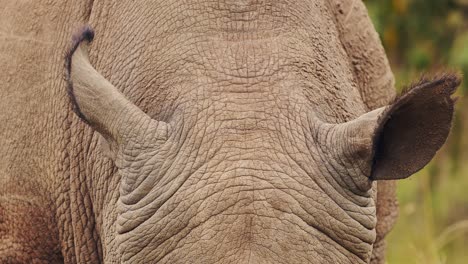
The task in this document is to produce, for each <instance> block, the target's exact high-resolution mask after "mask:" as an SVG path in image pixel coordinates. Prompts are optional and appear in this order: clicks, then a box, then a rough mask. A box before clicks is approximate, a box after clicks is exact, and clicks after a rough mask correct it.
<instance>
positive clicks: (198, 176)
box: [0, 0, 451, 263]
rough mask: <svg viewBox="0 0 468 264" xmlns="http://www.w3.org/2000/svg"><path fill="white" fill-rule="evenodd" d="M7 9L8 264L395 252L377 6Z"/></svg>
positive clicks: (3, 48) (3, 162) (4, 167)
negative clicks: (385, 167)
mask: <svg viewBox="0 0 468 264" xmlns="http://www.w3.org/2000/svg"><path fill="white" fill-rule="evenodd" d="M0 5H1V6H4V7H5V8H3V9H2V10H1V11H0V12H2V13H1V16H0V22H1V23H0V25H1V26H0V40H1V41H0V61H1V62H2V64H1V65H2V66H1V67H2V68H1V69H2V71H1V73H0V80H1V82H0V83H1V89H0V95H1V96H0V123H1V124H2V127H1V128H0V135H1V137H0V145H1V148H0V154H1V157H2V158H1V159H0V184H1V187H0V241H1V243H0V262H1V263H32V262H36V263H61V262H65V263H156V262H158V263H231V262H233V263H369V262H372V263H381V262H382V261H383V248H384V247H383V238H384V236H385V234H386V233H387V232H388V231H389V230H390V228H391V226H392V225H393V222H394V220H395V219H396V203H395V199H394V193H393V187H392V183H391V182H379V183H378V188H377V182H376V181H372V180H371V179H370V177H371V175H372V173H373V164H374V163H373V162H374V158H375V155H374V154H375V149H374V148H373V147H374V142H376V139H375V138H374V134H375V133H376V129H377V128H378V127H379V126H381V123H382V122H384V121H381V118H380V117H381V116H382V115H383V113H385V111H386V109H390V108H386V107H382V106H385V105H386V104H388V103H389V101H390V99H391V98H392V97H393V95H394V92H393V91H394V88H393V84H394V81H393V76H392V73H391V71H390V69H389V67H388V62H387V60H386V58H385V54H384V52H383V49H382V47H381V44H380V42H379V40H378V36H377V34H376V33H375V31H374V29H373V27H372V25H371V22H370V20H369V18H368V16H367V14H366V10H365V8H364V5H363V4H362V2H361V1H357V0H356V1H339V0H335V1H325V0H323V1H321V0H317V1H316V0H314V1H228V0H222V1H198V2H195V1H194V2H193V3H192V2H191V1H175V0H174V1H138V2H136V1H94V2H93V1H20V2H14V3H13V2H11V1H0ZM82 24H90V25H93V27H94V29H95V32H96V37H95V40H94V42H92V44H90V45H88V44H87V43H83V45H82V46H81V47H79V48H78V50H77V51H76V52H75V53H73V54H70V55H73V56H72V57H70V58H69V59H72V58H73V63H71V73H69V75H68V80H69V81H70V82H73V87H74V91H73V97H72V98H74V99H75V101H76V102H75V103H76V105H75V108H79V111H78V113H79V114H81V115H82V117H83V120H80V118H78V116H77V115H75V114H74V113H73V112H72V104H71V103H70V98H69V97H68V95H67V92H66V82H65V81H64V80H63V78H62V77H63V75H64V68H63V66H62V65H63V54H64V53H65V52H66V51H67V50H69V49H70V46H71V45H72V43H71V41H70V36H71V35H72V32H75V31H76V30H77V29H78V28H79V26H80V25H82ZM85 42H86V41H85ZM88 52H89V55H88ZM88 57H89V59H88ZM93 68H95V69H96V71H94V69H93ZM119 91H120V92H119ZM444 96H445V97H443V98H445V99H446V98H448V97H447V95H444ZM72 101H73V100H72ZM449 101H450V100H445V101H444V102H447V103H446V104H447V105H448V104H449V103H448V102H449ZM450 102H451V101H450ZM441 105H442V107H445V106H446V105H445V104H444V103H441ZM379 107H382V108H379ZM377 108H379V109H377ZM374 109H377V110H375V111H372V110H374ZM371 111H372V112H371ZM444 118H446V117H444ZM446 119H447V118H446ZM436 121H437V120H436ZM379 122H381V123H379ZM446 130H447V129H446ZM444 131H445V130H444ZM444 133H445V132H444ZM447 133H448V130H447ZM444 135H445V136H446V134H444ZM444 139H445V137H444ZM435 141H436V142H437V144H438V145H437V149H438V147H440V145H441V143H440V140H439V139H437V140H435ZM442 143H443V142H442ZM433 152H434V151H432V149H431V151H430V155H429V154H428V156H431V157H432V155H433ZM427 161H428V160H427V159H424V160H423V161H422V163H424V164H425V163H427ZM422 163H421V164H422ZM378 175H380V174H378ZM403 176H404V177H407V176H409V175H406V174H405V175H403ZM403 176H402V177H403ZM379 177H380V176H379ZM376 179H378V178H376ZM380 190H382V191H380ZM376 203H377V204H378V205H379V207H378V208H376Z"/></svg>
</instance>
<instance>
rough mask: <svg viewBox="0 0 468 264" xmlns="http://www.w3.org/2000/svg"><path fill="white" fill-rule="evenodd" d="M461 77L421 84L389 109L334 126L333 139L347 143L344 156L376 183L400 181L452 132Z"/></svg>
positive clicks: (388, 107) (421, 164)
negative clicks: (456, 93) (455, 98)
mask: <svg viewBox="0 0 468 264" xmlns="http://www.w3.org/2000/svg"><path fill="white" fill-rule="evenodd" d="M459 84H460V77H459V76H457V75H456V74H446V75H443V76H440V77H437V78H434V79H432V80H422V81H421V82H419V83H418V84H416V85H413V86H412V87H411V88H410V89H408V91H407V92H405V93H403V94H402V95H401V96H399V97H397V98H396V99H395V100H394V102H393V103H392V104H390V105H388V106H386V107H382V108H379V109H376V110H374V111H372V112H369V113H366V114H364V115H362V116H360V117H358V118H356V119H354V120H351V121H349V122H346V123H343V124H337V125H333V128H332V129H333V133H331V134H332V135H333V136H332V137H333V139H332V141H333V142H335V143H334V144H336V142H344V144H342V145H340V146H341V147H340V148H338V149H339V151H338V152H337V153H339V154H338V155H339V156H343V157H344V160H349V161H352V163H351V164H348V165H347V166H357V168H358V169H359V170H358V171H361V172H362V173H364V174H365V175H366V176H367V177H369V179H371V180H396V179H403V178H407V177H409V176H411V175H412V174H413V173H415V172H417V171H419V170H420V169H422V168H423V167H424V166H425V165H426V164H427V163H428V162H429V161H430V160H431V159H432V158H433V157H434V155H435V153H436V152H437V150H439V148H440V147H441V146H442V145H443V144H444V142H445V140H446V139H447V136H448V134H449V132H450V128H451V124H452V115H453V110H454V102H455V100H454V99H452V98H451V95H452V94H453V93H454V91H455V89H456V87H457V86H458V85H459Z"/></svg>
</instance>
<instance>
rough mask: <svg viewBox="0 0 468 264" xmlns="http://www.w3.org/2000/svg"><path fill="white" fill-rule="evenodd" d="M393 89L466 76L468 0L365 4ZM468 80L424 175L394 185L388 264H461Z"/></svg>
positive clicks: (467, 185)
mask: <svg viewBox="0 0 468 264" xmlns="http://www.w3.org/2000/svg"><path fill="white" fill-rule="evenodd" d="M365 4H366V5H367V8H368V9H369V13H370V15H371V18H372V20H373V22H374V25H375V27H376V29H377V31H378V32H379V34H380V36H381V39H382V41H383V43H384V46H385V49H386V51H387V54H388V57H389V60H390V62H391V64H392V69H393V71H394V73H395V77H396V79H397V87H398V88H400V89H401V87H402V85H404V84H408V83H410V82H411V81H415V80H417V79H418V78H419V76H420V75H421V74H422V73H423V72H435V71H440V70H444V69H455V70H458V71H461V72H462V73H463V74H464V76H465V78H468V0H366V1H365ZM467 95H468V81H466V80H465V82H464V84H462V88H461V89H459V90H458V92H457V96H459V97H460V98H459V100H458V103H457V110H456V111H457V113H456V118H455V120H454V128H453V131H452V133H451V135H450V137H449V139H448V142H447V144H446V145H445V146H444V147H443V149H442V150H441V151H439V153H438V154H437V156H436V157H435V159H434V160H433V161H432V162H431V164H429V165H428V166H427V167H426V168H425V169H424V170H422V171H421V172H419V173H417V175H414V176H412V177H411V178H410V179H407V180H403V181H401V182H400V183H399V184H398V188H399V189H398V198H399V201H400V218H399V220H398V223H397V225H396V227H395V228H394V230H393V232H392V233H391V234H390V236H389V238H388V242H389V248H388V252H387V256H388V263H389V264H397V263H398V264H399V263H404V264H406V263H409V264H411V263H424V264H426V263H427V264H432V263H450V264H458V263H459V264H462V263H468V96H467Z"/></svg>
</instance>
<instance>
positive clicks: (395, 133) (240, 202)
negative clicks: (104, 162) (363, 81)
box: [67, 28, 460, 263]
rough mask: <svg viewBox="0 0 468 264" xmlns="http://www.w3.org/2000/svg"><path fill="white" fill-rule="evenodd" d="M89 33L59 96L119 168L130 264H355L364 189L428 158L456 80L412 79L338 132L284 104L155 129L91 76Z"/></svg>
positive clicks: (446, 127) (205, 115) (369, 199)
mask: <svg viewBox="0 0 468 264" xmlns="http://www.w3.org/2000/svg"><path fill="white" fill-rule="evenodd" d="M93 36H94V33H93V32H92V30H91V29H90V28H85V29H84V30H82V31H81V32H80V33H79V34H78V35H76V36H75V39H74V45H73V48H72V50H71V52H70V53H69V56H68V59H67V69H68V76H67V80H68V82H69V86H68V87H69V94H70V98H71V100H72V103H73V106H74V109H75V112H76V114H77V115H78V116H79V117H80V118H81V119H82V120H83V121H84V122H85V123H87V124H88V125H89V126H90V127H92V129H94V130H95V131H97V132H98V133H99V134H100V135H102V136H103V138H105V142H106V143H105V148H106V149H107V153H108V154H109V156H110V157H111V158H112V160H113V161H114V162H115V165H116V167H117V168H118V173H119V175H120V177H121V180H120V190H119V194H120V197H119V198H118V204H117V205H116V207H117V208H118V210H117V211H118V216H117V222H116V223H115V225H116V230H117V234H115V237H116V240H117V241H118V244H119V251H120V252H119V254H120V255H121V261H122V262H129V263H148V262H150V261H161V262H180V263H190V262H200V263H214V262H231V261H234V260H236V261H245V262H248V261H250V262H252V263H257V262H258V263H262V262H266V263H272V262H285V263H305V262H316V263H325V262H326V263H367V262H368V261H369V259H370V257H371V252H372V245H373V243H374V241H375V239H376V231H375V227H376V221H377V220H376V207H375V197H374V192H373V190H374V188H373V186H374V185H375V184H374V183H375V182H376V181H381V180H395V179H404V178H407V177H409V176H410V175H412V174H414V173H415V172H417V171H418V170H420V169H421V168H423V167H424V166H425V165H426V164H427V163H428V162H429V161H430V160H431V159H432V157H433V156H434V154H435V153H436V151H437V150H438V149H439V148H440V147H441V146H442V145H443V143H444V142H445V140H446V138H447V135H448V133H449V131H450V127H451V121H452V115H453V110H454V99H452V98H451V95H452V94H453V92H454V91H455V89H456V87H457V86H458V85H459V83H460V78H459V77H458V76H457V75H455V74H445V75H440V76H438V77H435V78H432V79H423V80H421V81H420V82H418V83H416V84H414V85H412V86H411V87H410V88H409V89H407V91H405V92H404V93H402V94H401V95H400V96H398V97H397V98H395V99H394V101H393V102H391V103H390V104H389V105H387V106H385V107H382V108H379V109H376V110H374V111H371V112H368V113H365V114H363V115H361V116H359V117H357V118H355V119H354V120H351V121H348V122H345V123H338V124H333V123H327V122H325V121H323V120H322V119H321V118H320V117H319V116H318V115H316V114H315V113H314V112H313V111H306V110H307V109H309V108H307V107H298V108H294V107H291V106H287V107H286V106H278V109H272V112H273V113H274V114H272V115H270V116H269V117H268V118H269V120H268V121H264V122H263V123H262V122H259V123H254V124H250V123H245V124H246V125H245V126H239V127H236V126H232V125H231V126H223V124H224V123H223V124H220V123H217V122H215V121H210V120H214V119H213V118H214V117H213V116H214V115H224V117H225V118H224V119H223V120H229V118H230V115H229V112H227V113H226V112H223V110H219V111H218V112H216V113H215V112H213V113H210V112H208V111H200V112H195V113H193V112H192V113H188V114H185V115H183V114H181V115H179V116H173V117H171V118H168V119H167V120H157V119H154V118H152V117H150V116H149V115H148V114H146V113H145V112H143V111H142V110H141V109H139V108H138V107H137V106H136V105H135V104H133V103H132V102H130V101H129V100H128V99H126V97H125V96H124V95H123V94H122V93H120V92H119V90H118V89H116V88H115V87H114V86H113V85H112V84H111V83H110V82H108V81H107V80H106V79H105V78H104V77H103V76H102V75H101V74H100V73H98V72H97V71H96V70H95V69H94V68H93V67H92V66H91V64H90V62H89V60H88V55H87V49H88V44H89V43H90V42H91V40H92V39H93ZM207 107H208V106H207ZM239 107H241V106H239ZM245 118H246V120H247V119H248V118H249V116H246V117H245ZM231 124H238V123H235V122H234V123H231ZM267 134H268V135H269V136H265V135H267Z"/></svg>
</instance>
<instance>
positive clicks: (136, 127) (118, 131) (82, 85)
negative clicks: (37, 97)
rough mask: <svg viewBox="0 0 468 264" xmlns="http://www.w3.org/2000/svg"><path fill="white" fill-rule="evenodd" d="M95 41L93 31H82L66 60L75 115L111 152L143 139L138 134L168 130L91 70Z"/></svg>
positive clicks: (67, 76) (89, 29)
mask: <svg viewBox="0 0 468 264" xmlns="http://www.w3.org/2000/svg"><path fill="white" fill-rule="evenodd" d="M93 37H94V32H93V30H92V29H91V28H90V27H84V28H82V29H81V30H79V31H78V32H77V34H75V35H74V36H73V45H72V48H71V50H70V51H69V52H68V53H67V56H66V80H67V82H68V94H69V97H70V100H71V102H72V105H73V110H74V112H75V113H76V114H77V115H78V116H79V117H80V118H81V119H82V120H83V121H84V122H85V123H87V124H88V125H90V126H91V127H93V128H94V129H95V130H96V131H97V132H99V133H100V134H101V135H102V136H103V137H104V138H105V139H106V140H107V141H108V142H109V143H110V145H111V148H114V147H115V144H117V145H119V144H122V143H124V142H125V141H129V140H131V139H132V138H134V137H136V136H141V135H139V133H143V132H148V131H152V132H154V130H161V129H162V130H165V123H164V122H159V121H155V120H152V119H151V118H150V117H149V116H148V115H147V114H146V113H144V112H143V111H141V109H139V108H138V107H137V106H135V105H134V104H133V103H131V102H130V101H129V100H127V99H126V98H125V96H124V95H123V94H122V93H120V92H119V91H118V90H117V89H116V88H115V87H114V86H113V85H112V84H111V83H110V82H109V81H107V80H106V79H105V78H104V77H103V76H102V75H101V74H99V73H98V72H97V71H96V70H95V69H94V68H93V66H91V64H90V62H89V59H88V52H87V49H88V45H89V43H90V42H91V41H92V40H93ZM165 132H167V131H165ZM165 132H164V133H165Z"/></svg>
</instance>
